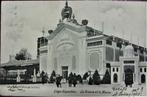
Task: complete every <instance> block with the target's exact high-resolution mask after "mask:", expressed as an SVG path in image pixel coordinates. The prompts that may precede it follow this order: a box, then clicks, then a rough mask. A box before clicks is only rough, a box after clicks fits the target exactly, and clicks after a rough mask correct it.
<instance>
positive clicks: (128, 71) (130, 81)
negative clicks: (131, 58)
mask: <svg viewBox="0 0 147 97" xmlns="http://www.w3.org/2000/svg"><path fill="white" fill-rule="evenodd" d="M125 84H126V86H128V85H132V84H133V71H132V70H131V69H130V68H128V69H126V70H125Z"/></svg>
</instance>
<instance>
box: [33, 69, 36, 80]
mask: <svg viewBox="0 0 147 97" xmlns="http://www.w3.org/2000/svg"><path fill="white" fill-rule="evenodd" d="M33 82H36V69H35V68H34V73H33Z"/></svg>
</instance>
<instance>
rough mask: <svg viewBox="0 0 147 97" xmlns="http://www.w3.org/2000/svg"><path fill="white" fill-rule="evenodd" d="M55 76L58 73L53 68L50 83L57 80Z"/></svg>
mask: <svg viewBox="0 0 147 97" xmlns="http://www.w3.org/2000/svg"><path fill="white" fill-rule="evenodd" d="M55 77H56V73H55V71H54V70H53V71H52V73H51V76H50V83H54V82H55Z"/></svg>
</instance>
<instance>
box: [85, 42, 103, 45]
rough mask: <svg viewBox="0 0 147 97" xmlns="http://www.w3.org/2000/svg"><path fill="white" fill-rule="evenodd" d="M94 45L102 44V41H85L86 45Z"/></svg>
mask: <svg viewBox="0 0 147 97" xmlns="http://www.w3.org/2000/svg"><path fill="white" fill-rule="evenodd" d="M96 45H102V41H96V42H90V43H87V46H96Z"/></svg>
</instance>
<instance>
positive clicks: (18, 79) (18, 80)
mask: <svg viewBox="0 0 147 97" xmlns="http://www.w3.org/2000/svg"><path fill="white" fill-rule="evenodd" d="M16 82H20V72H19V70H17V78H16Z"/></svg>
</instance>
